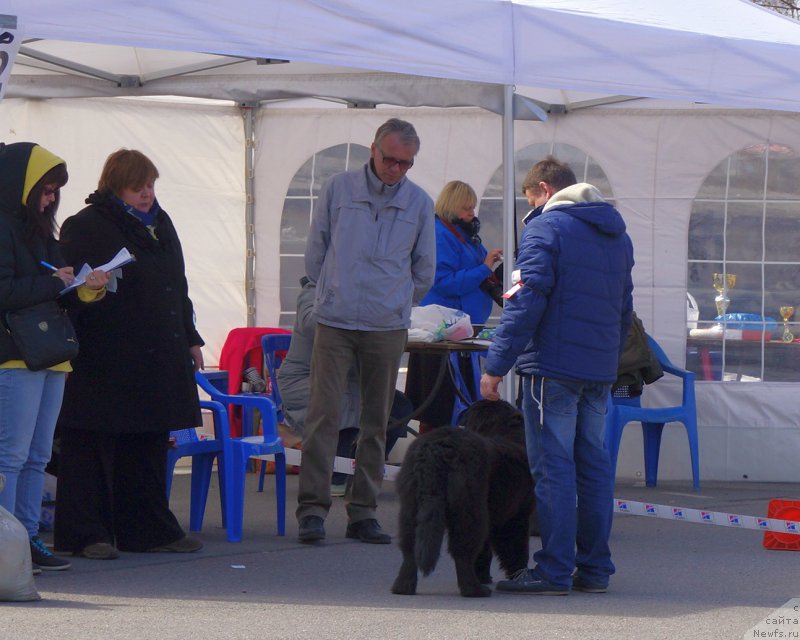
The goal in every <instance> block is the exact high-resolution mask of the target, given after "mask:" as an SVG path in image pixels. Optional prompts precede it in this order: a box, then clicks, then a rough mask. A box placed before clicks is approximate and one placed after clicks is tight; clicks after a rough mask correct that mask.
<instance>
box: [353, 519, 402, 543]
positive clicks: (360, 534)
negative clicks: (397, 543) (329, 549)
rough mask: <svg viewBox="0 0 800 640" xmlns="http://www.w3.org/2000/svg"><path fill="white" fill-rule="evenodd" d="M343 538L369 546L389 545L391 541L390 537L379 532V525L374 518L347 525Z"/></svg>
mask: <svg viewBox="0 0 800 640" xmlns="http://www.w3.org/2000/svg"><path fill="white" fill-rule="evenodd" d="M344 536H345V538H354V539H356V540H361V542H368V543H369V544H389V543H391V541H392V536H390V535H389V534H388V533H384V532H383V531H381V525H379V524H378V521H377V520H375V518H369V519H367V520H359V521H358V522H353V523H352V524H348V525H347V531H346V532H345V534H344Z"/></svg>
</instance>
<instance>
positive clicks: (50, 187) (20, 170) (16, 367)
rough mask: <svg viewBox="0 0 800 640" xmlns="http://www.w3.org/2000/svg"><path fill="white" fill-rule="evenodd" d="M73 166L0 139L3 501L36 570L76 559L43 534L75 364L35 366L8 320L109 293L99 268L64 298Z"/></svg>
mask: <svg viewBox="0 0 800 640" xmlns="http://www.w3.org/2000/svg"><path fill="white" fill-rule="evenodd" d="M67 179H68V175H67V167H66V164H65V163H64V161H63V160H62V159H61V158H59V157H58V156H56V155H54V154H52V153H50V152H49V151H48V150H47V149H45V148H44V147H41V146H39V145H37V144H33V143H32V142H17V143H14V144H9V145H2V144H0V474H2V475H4V476H5V489H4V490H3V491H2V492H0V505H2V506H3V507H4V508H5V509H6V510H8V511H9V512H11V513H13V514H14V515H15V516H16V517H17V519H18V520H19V521H20V522H21V523H22V525H23V526H24V527H25V529H26V530H27V531H28V536H29V537H30V547H31V558H32V560H33V564H34V570H35V571H36V570H39V569H43V570H49V571H59V570H63V569H68V568H69V567H70V563H69V561H68V560H65V559H64V558H59V557H58V556H55V555H53V553H52V552H51V551H50V550H49V549H48V548H47V546H46V545H45V544H44V543H43V542H42V540H41V538H40V537H39V516H40V514H41V510H42V491H43V488H44V469H45V466H46V465H47V463H48V461H49V460H50V455H51V452H52V448H53V432H54V430H55V426H56V419H57V418H58V412H59V409H60V408H61V398H62V396H63V394H64V379H65V377H66V373H67V372H68V371H70V363H69V362H61V363H59V364H56V365H54V366H52V367H50V368H49V369H44V370H41V371H32V370H30V369H28V367H27V365H26V364H25V361H24V360H23V357H22V354H21V353H20V351H19V349H17V346H16V344H15V343H14V340H13V339H12V337H11V334H10V333H9V332H8V326H7V325H6V314H7V313H8V312H9V311H16V310H19V309H25V308H28V307H32V306H34V305H37V304H40V303H42V302H49V301H54V300H58V301H59V302H60V303H61V304H65V305H66V304H70V303H71V302H75V303H76V304H77V303H78V299H80V300H83V301H85V302H90V301H93V300H96V299H100V298H101V297H102V296H103V295H104V293H105V292H104V286H105V284H106V282H107V280H108V276H107V275H106V274H105V273H103V272H98V273H94V274H93V275H94V277H93V281H94V284H93V287H92V288H90V287H89V286H86V285H81V286H80V287H78V288H77V289H75V290H73V292H71V293H69V294H67V295H65V296H60V295H59V294H60V293H61V291H62V290H63V289H64V288H65V287H66V286H68V285H69V284H71V283H72V282H73V280H74V275H73V268H72V267H68V266H65V262H64V259H63V258H62V256H61V252H60V251H59V248H58V242H57V240H56V239H55V229H56V223H55V215H56V210H57V209H58V203H59V189H61V187H63V186H64V185H65V184H66V183H67Z"/></svg>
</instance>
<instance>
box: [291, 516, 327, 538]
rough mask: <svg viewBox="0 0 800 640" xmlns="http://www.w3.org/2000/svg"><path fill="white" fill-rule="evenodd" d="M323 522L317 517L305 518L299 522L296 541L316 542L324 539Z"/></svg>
mask: <svg viewBox="0 0 800 640" xmlns="http://www.w3.org/2000/svg"><path fill="white" fill-rule="evenodd" d="M324 523H325V521H324V520H323V519H322V518H320V517H319V516H306V517H305V518H303V519H302V520H300V531H299V532H298V534H297V539H298V540H299V541H300V542H306V543H308V542H317V541H319V540H324V539H325V524H324Z"/></svg>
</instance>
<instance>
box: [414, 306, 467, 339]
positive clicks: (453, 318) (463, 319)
mask: <svg viewBox="0 0 800 640" xmlns="http://www.w3.org/2000/svg"><path fill="white" fill-rule="evenodd" d="M472 334H473V330H472V320H471V319H470V317H469V315H468V314H466V313H464V312H463V311H459V310H458V309H450V308H449V307H443V306H442V305H439V304H429V305H426V306H424V307H414V308H413V309H411V328H410V329H409V330H408V339H409V340H417V341H420V342H438V341H439V340H463V339H464V338H471V337H472Z"/></svg>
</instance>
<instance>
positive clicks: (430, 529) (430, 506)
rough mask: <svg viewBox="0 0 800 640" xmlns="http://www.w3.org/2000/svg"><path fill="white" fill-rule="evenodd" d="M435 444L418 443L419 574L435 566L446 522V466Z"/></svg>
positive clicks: (417, 558)
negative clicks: (425, 445)
mask: <svg viewBox="0 0 800 640" xmlns="http://www.w3.org/2000/svg"><path fill="white" fill-rule="evenodd" d="M440 453H441V451H440V449H439V448H438V447H436V446H432V447H422V448H421V449H420V451H419V459H418V461H417V462H418V464H417V465H416V472H417V478H416V479H417V522H416V530H415V531H416V536H415V543H414V550H415V555H416V560H417V566H418V567H419V570H420V571H421V572H422V575H425V576H427V575H430V573H431V572H432V571H433V570H434V569H435V568H436V563H437V562H438V560H439V554H440V552H441V549H442V542H443V541H444V533H445V529H446V526H447V520H446V518H447V495H446V493H445V492H446V488H447V469H446V466H445V464H444V460H442V459H441V456H440V455H437V454H440Z"/></svg>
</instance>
